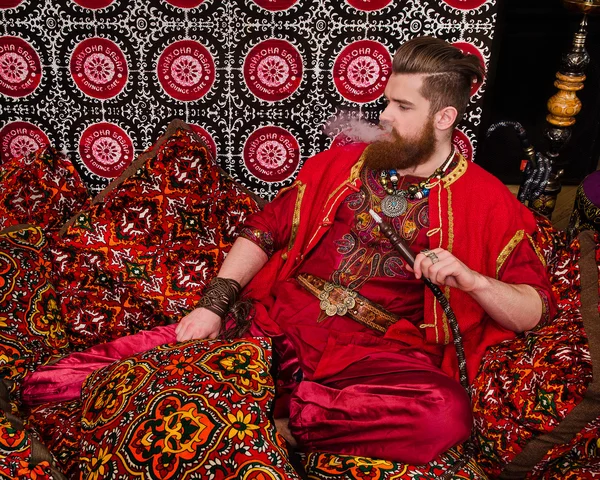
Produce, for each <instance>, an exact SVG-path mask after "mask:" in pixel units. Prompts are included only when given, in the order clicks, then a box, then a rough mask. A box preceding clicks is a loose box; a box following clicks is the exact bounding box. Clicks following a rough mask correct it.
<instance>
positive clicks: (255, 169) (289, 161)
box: [244, 125, 300, 182]
mask: <svg viewBox="0 0 600 480" xmlns="http://www.w3.org/2000/svg"><path fill="white" fill-rule="evenodd" d="M299 163H300V147H299V145H298V141H297V140H296V138H295V137H294V135H292V134H291V133H290V132H289V131H287V130H286V129H285V128H281V127H276V126H274V125H270V126H267V127H260V128H258V129H257V130H255V131H254V132H252V133H251V134H250V136H249V137H248V140H246V143H245V144H244V164H245V165H246V167H247V168H248V170H249V171H250V173H252V175H254V176H255V177H256V178H259V179H260V180H264V181H265V182H280V181H282V180H285V179H286V178H288V177H289V176H290V175H291V174H292V173H294V172H295V171H296V168H297V167H298V164H299Z"/></svg>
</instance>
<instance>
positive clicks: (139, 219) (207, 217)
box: [52, 122, 258, 349]
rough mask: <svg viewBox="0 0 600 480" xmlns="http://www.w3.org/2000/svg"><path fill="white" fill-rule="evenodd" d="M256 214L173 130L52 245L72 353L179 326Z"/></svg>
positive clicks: (187, 135) (192, 142) (189, 140)
mask: <svg viewBox="0 0 600 480" xmlns="http://www.w3.org/2000/svg"><path fill="white" fill-rule="evenodd" d="M257 209H258V205H257V203H256V201H255V200H254V198H253V197H252V196H251V195H249V194H248V193H247V192H246V191H244V190H242V189H241V188H240V187H239V186H238V185H237V184H236V183H235V182H234V181H233V180H232V179H230V178H229V177H228V176H227V175H226V174H225V173H224V172H223V171H222V170H221V169H220V168H218V167H217V166H216V165H215V164H214V163H213V161H212V158H211V156H210V153H209V152H208V151H207V148H206V146H205V145H204V143H202V142H201V141H199V140H198V139H197V138H196V137H195V136H194V134H193V133H192V132H191V131H190V130H188V129H186V127H185V125H184V124H182V123H181V122H179V123H178V124H175V125H172V126H170V127H169V129H168V130H167V132H166V133H165V135H164V136H163V137H162V138H161V139H160V140H159V141H158V142H157V143H156V145H155V146H153V147H151V148H150V149H149V150H148V151H147V152H146V153H145V154H143V155H142V156H140V157H139V158H138V159H137V160H136V162H134V164H133V165H132V166H131V167H129V170H128V171H127V172H126V173H125V174H124V176H123V177H122V178H121V179H119V180H118V181H116V182H115V183H113V184H111V185H110V186H109V187H107V189H106V190H105V191H104V192H103V193H101V194H100V195H99V196H98V197H96V198H95V199H94V202H93V206H92V207H91V208H90V209H88V210H87V211H85V212H81V213H80V214H78V215H76V216H75V217H73V218H72V220H71V221H70V222H69V224H68V227H67V228H66V229H65V231H64V235H63V236H62V238H60V239H59V240H57V241H56V242H55V243H54V244H53V247H52V253H53V258H54V262H55V266H54V270H55V272H56V275H55V277H56V285H57V290H58V292H59V293H60V296H61V307H62V313H63V316H64V318H65V324H66V328H67V333H68V336H69V339H70V341H71V343H72V345H73V347H74V348H77V349H82V348H85V347H89V346H93V345H95V344H98V343H102V342H105V341H110V340H113V339H115V338H118V337H120V336H123V335H127V334H132V333H135V332H137V331H139V330H142V329H150V328H152V327H155V326H157V325H165V324H167V323H169V322H172V321H177V320H179V318H181V317H182V316H183V315H185V314H186V313H187V312H189V311H190V310H192V309H193V308H194V307H195V305H196V304H197V303H198V300H199V299H200V293H201V292H202V290H203V288H204V286H205V285H206V284H207V283H208V282H209V281H210V279H211V278H212V277H213V276H214V275H216V273H217V271H218V268H219V267H220V265H221V263H222V261H223V259H224V257H225V254H226V253H227V252H228V251H229V249H230V248H231V245H232V244H233V242H234V240H235V239H236V237H237V227H238V225H240V224H241V223H243V222H244V221H245V219H246V218H247V217H248V215H250V214H251V213H253V212H254V211H255V210H257Z"/></svg>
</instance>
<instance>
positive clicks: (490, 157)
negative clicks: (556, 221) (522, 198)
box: [476, 0, 600, 185]
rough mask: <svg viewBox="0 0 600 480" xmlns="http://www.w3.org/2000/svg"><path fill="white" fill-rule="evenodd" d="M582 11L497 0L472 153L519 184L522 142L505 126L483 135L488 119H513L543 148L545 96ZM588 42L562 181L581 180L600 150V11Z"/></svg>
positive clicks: (533, 0) (536, 1) (555, 2)
mask: <svg viewBox="0 0 600 480" xmlns="http://www.w3.org/2000/svg"><path fill="white" fill-rule="evenodd" d="M581 19H582V16H581V15H578V14H576V13H571V12H569V11H567V10H566V9H565V8H564V7H563V6H562V3H561V2H560V0H504V1H501V2H500V3H499V12H498V29H497V35H496V37H495V39H494V44H493V47H492V48H493V50H492V51H493V52H495V55H492V59H493V60H492V64H491V65H490V71H489V77H488V87H487V92H486V94H485V99H484V106H483V115H482V124H481V129H480V130H479V134H478V136H479V138H478V144H479V145H480V146H481V149H480V150H479V152H478V154H477V158H476V161H477V163H478V164H480V165H482V166H483V167H484V168H485V169H486V170H488V171H490V172H492V173H493V174H495V175H496V176H497V177H499V178H500V179H501V180H502V181H503V182H505V183H510V184H519V183H520V182H521V173H520V171H519V166H520V161H521V158H522V157H523V155H522V150H521V147H520V143H519V141H518V139H517V137H516V135H515V134H514V131H513V130H512V129H510V128H502V129H499V130H497V131H495V132H494V133H493V134H492V135H491V136H490V137H489V138H487V139H486V138H485V133H486V131H487V129H488V127H489V126H490V125H491V124H493V123H495V122H498V121H502V120H516V121H518V122H520V123H521V124H522V125H523V126H524V127H525V129H526V130H527V132H528V136H529V139H530V140H531V142H532V144H533V145H534V146H535V148H536V149H537V150H540V151H545V150H546V148H547V142H546V140H545V138H544V130H545V129H546V127H547V126H548V124H547V123H546V120H545V117H546V114H547V108H546V103H547V101H548V99H549V98H550V97H551V96H552V95H554V94H555V93H556V92H557V91H558V90H557V89H556V87H554V85H553V84H554V80H555V74H556V72H557V70H558V68H559V66H560V59H561V57H562V55H563V54H564V53H566V52H567V51H568V50H569V48H570V47H571V44H572V41H573V35H574V33H575V32H576V31H577V30H578V29H579V23H580V22H581ZM586 49H587V51H588V53H589V55H590V64H589V66H588V68H587V70H586V72H585V74H586V76H587V78H586V80H585V83H584V88H583V90H580V91H579V92H578V93H577V96H578V97H579V99H580V100H581V102H582V109H581V112H580V113H579V114H578V115H577V116H576V117H575V118H576V120H577V121H576V123H575V124H574V125H573V127H572V137H571V140H570V142H569V143H568V144H567V145H566V146H565V148H563V150H562V151H561V157H562V159H564V160H568V161H569V165H568V167H567V168H566V173H565V175H564V177H563V180H562V182H563V184H571V185H572V184H578V183H579V182H580V181H581V180H582V179H583V178H584V177H585V175H586V174H588V173H590V172H592V171H594V170H596V168H597V165H598V160H599V158H600V15H595V16H589V17H588V37H587V41H586Z"/></svg>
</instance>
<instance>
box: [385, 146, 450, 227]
mask: <svg viewBox="0 0 600 480" xmlns="http://www.w3.org/2000/svg"><path fill="white" fill-rule="evenodd" d="M454 155H455V149H454V146H453V147H452V151H451V152H450V155H448V158H447V159H446V160H445V161H444V163H443V164H442V165H441V166H440V167H438V168H436V169H435V171H434V172H433V173H432V174H431V175H430V176H429V177H428V178H427V179H425V180H423V181H422V182H419V183H418V184H417V183H413V184H411V185H409V186H408V188H406V190H399V189H398V180H399V179H398V172H397V171H396V170H394V169H390V170H382V171H381V172H380V174H379V183H381V186H382V187H383V189H384V190H385V192H386V196H385V197H383V200H381V211H382V212H383V214H384V215H386V216H387V217H392V218H393V217H399V216H400V215H403V214H404V213H405V212H406V210H407V209H408V199H411V200H415V199H416V200H419V199H421V198H427V197H428V196H429V191H430V189H431V187H433V186H434V185H435V184H436V182H438V181H439V180H440V179H441V178H442V177H443V176H444V175H445V173H446V169H447V168H448V166H449V165H450V163H451V162H452V159H453V158H454Z"/></svg>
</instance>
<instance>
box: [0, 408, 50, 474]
mask: <svg viewBox="0 0 600 480" xmlns="http://www.w3.org/2000/svg"><path fill="white" fill-rule="evenodd" d="M31 442H32V436H31V434H30V433H29V432H27V431H25V430H24V429H22V428H18V427H16V426H15V425H13V424H12V423H11V422H10V421H9V420H8V418H7V417H6V414H5V413H4V412H2V411H1V410H0V478H10V479H15V480H18V479H23V480H25V479H33V478H35V479H36V480H51V479H52V478H53V476H52V471H51V468H50V467H51V464H50V461H48V460H42V461H39V460H33V459H32V444H31Z"/></svg>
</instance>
